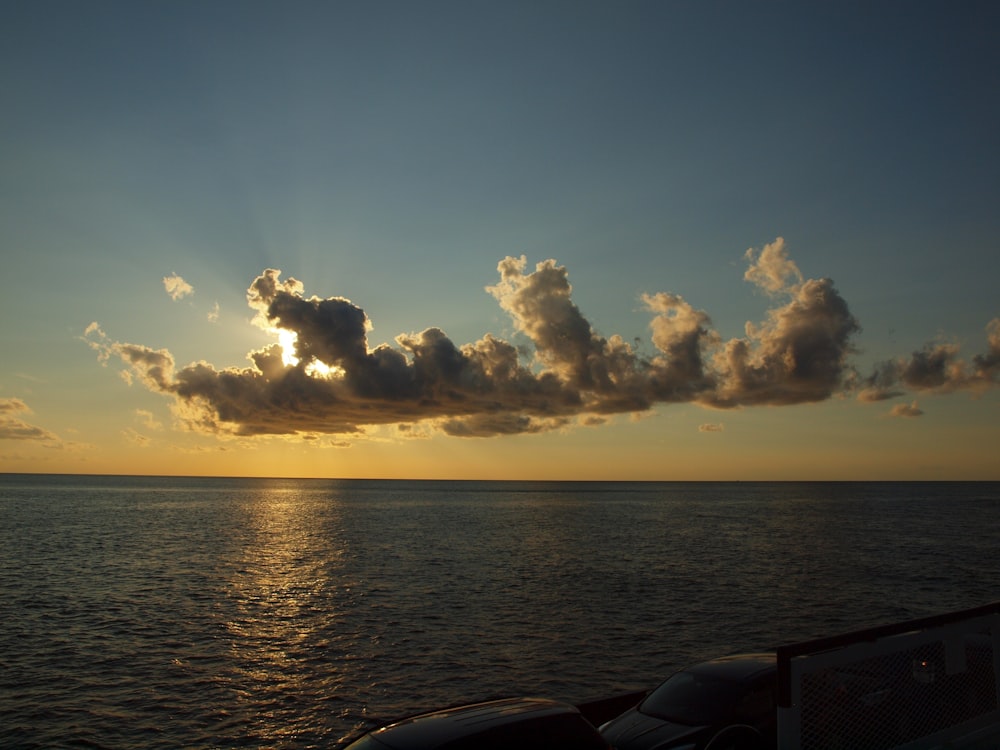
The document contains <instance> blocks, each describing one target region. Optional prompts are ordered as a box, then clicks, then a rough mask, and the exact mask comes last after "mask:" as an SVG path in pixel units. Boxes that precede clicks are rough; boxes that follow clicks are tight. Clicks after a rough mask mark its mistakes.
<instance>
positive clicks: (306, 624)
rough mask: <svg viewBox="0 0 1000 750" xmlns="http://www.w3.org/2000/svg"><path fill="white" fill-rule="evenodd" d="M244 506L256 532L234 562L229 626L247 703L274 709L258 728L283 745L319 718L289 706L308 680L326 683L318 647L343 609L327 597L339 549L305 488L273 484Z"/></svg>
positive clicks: (261, 716) (254, 720)
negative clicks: (325, 531) (325, 603)
mask: <svg viewBox="0 0 1000 750" xmlns="http://www.w3.org/2000/svg"><path fill="white" fill-rule="evenodd" d="M244 507H245V509H246V512H247V513H248V514H249V516H250V517H249V518H248V519H247V529H248V533H247V535H246V536H245V537H244V539H243V540H242V541H243V545H242V546H243V550H242V555H241V556H240V557H239V558H237V559H236V560H234V563H235V564H234V566H233V570H232V573H231V577H230V581H229V595H230V597H232V599H233V600H234V604H235V608H234V611H233V615H232V616H230V618H229V619H228V621H227V622H226V623H225V627H226V631H227V633H228V635H229V639H230V643H229V648H230V651H231V655H232V659H233V663H234V664H236V665H238V669H237V671H236V674H235V677H234V681H235V682H236V685H235V686H234V687H236V689H237V692H238V694H239V695H240V696H241V699H242V700H243V701H245V703H246V704H247V705H261V704H264V705H268V706H271V710H269V711H266V712H257V713H256V714H255V715H254V716H253V717H251V718H250V719H249V720H250V722H251V724H252V727H251V729H250V731H251V732H252V734H253V735H254V737H255V738H257V739H262V740H264V741H266V742H279V744H280V741H284V740H288V739H289V738H294V737H295V736H296V733H297V732H298V731H299V730H300V729H302V728H303V727H304V724H305V723H308V722H310V721H313V720H314V719H311V718H310V717H309V716H307V715H298V714H296V712H295V711H294V710H292V709H293V708H294V706H293V707H292V708H288V707H286V704H287V703H288V701H289V699H290V698H289V697H290V696H301V695H303V694H306V693H308V690H307V686H308V685H312V684H316V683H320V684H322V683H323V679H317V675H316V673H315V670H316V669H318V668H321V667H320V666H318V664H317V662H316V654H317V647H318V645H319V644H322V643H323V642H324V638H325V637H326V631H327V630H328V628H329V626H330V623H331V622H332V621H333V620H334V619H336V617H337V613H336V612H330V611H328V608H327V607H325V606H323V605H322V604H321V602H322V600H323V595H324V590H325V589H326V587H327V586H328V579H329V570H330V567H329V566H330V565H331V564H334V565H335V564H336V561H337V554H336V551H335V550H331V548H330V546H329V544H328V542H327V541H325V540H324V539H323V535H322V533H321V531H320V529H318V528H317V523H316V519H315V517H314V514H313V513H312V512H311V505H310V503H309V502H307V499H306V498H304V497H303V496H302V495H301V493H300V492H299V491H297V490H295V489H291V488H278V487H276V488H270V489H266V490H263V491H261V492H260V493H259V494H258V496H257V497H256V498H255V499H254V501H253V502H249V503H247V504H246V505H245V506H244ZM331 552H333V553H334V554H332V555H331Z"/></svg>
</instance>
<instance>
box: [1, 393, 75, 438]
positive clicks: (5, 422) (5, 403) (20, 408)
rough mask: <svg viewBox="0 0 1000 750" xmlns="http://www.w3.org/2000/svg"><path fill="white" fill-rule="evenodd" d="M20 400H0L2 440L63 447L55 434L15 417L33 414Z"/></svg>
mask: <svg viewBox="0 0 1000 750" xmlns="http://www.w3.org/2000/svg"><path fill="white" fill-rule="evenodd" d="M31 413H32V412H31V409H30V408H29V407H28V405H27V404H26V403H24V401H22V400H21V399H19V398H0V440H37V441H39V442H42V443H45V444H47V445H50V446H56V445H62V440H61V439H60V438H59V436H58V435H56V434H55V433H54V432H49V431H48V430H46V429H45V428H43V427H38V426H36V425H33V424H29V423H28V422H25V421H24V420H23V419H20V418H19V417H17V416H15V415H20V414H31Z"/></svg>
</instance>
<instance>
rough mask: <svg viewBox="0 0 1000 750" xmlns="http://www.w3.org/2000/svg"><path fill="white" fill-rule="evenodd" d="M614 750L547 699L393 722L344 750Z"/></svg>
mask: <svg viewBox="0 0 1000 750" xmlns="http://www.w3.org/2000/svg"><path fill="white" fill-rule="evenodd" d="M435 748H440V749H441V750H510V749H511V748H516V750H610V747H609V745H608V743H607V742H606V741H604V740H603V739H602V738H601V735H600V734H599V733H598V732H597V730H596V729H595V728H594V726H593V725H592V724H590V722H588V721H587V720H586V719H585V718H584V717H583V715H582V714H581V713H580V712H579V710H578V709H577V708H576V707H574V706H571V705H569V704H566V703H560V702H558V701H553V700H548V699H544V698H508V699H504V700H496V701H488V702H485V703H475V704H471V705H467V706H458V707H456V708H448V709H443V710H441V711H435V712H433V713H427V714H421V715H419V716H413V717H410V718H408V719H403V720H401V721H397V722H394V723H392V724H389V725H388V726H384V727H382V728H381V729H376V730H374V731H372V732H369V733H368V734H366V735H364V736H363V737H361V738H360V739H358V740H355V741H354V742H352V743H351V744H350V745H348V746H347V748H345V750H387V749H388V750H434V749H435Z"/></svg>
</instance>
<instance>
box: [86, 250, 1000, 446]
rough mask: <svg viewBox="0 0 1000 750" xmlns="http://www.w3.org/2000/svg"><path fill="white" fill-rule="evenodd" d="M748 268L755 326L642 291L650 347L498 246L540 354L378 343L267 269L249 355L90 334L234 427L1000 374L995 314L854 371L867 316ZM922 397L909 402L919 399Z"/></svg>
mask: <svg viewBox="0 0 1000 750" xmlns="http://www.w3.org/2000/svg"><path fill="white" fill-rule="evenodd" d="M746 258H747V261H748V264H749V267H748V270H747V271H746V273H745V275H744V278H745V279H746V280H747V281H748V282H750V283H752V284H754V285H756V286H757V287H759V288H760V289H761V290H763V291H764V292H766V293H767V294H768V295H770V296H771V298H772V299H773V300H774V304H775V305H777V306H776V307H774V308H772V309H771V310H769V311H768V312H767V315H766V318H765V320H764V321H763V322H762V323H760V324H757V325H754V324H751V323H747V325H746V335H745V336H743V337H740V338H734V339H730V340H728V341H724V340H723V339H722V338H721V337H720V335H719V334H718V333H717V332H716V331H714V330H713V329H712V322H711V320H710V318H709V316H708V315H707V314H706V313H705V312H703V311H701V310H697V309H695V308H694V307H692V306H691V305H690V304H689V303H688V302H686V301H685V300H684V299H683V298H682V297H680V296H678V295H675V294H669V293H665V292H660V293H657V294H647V295H643V297H642V302H643V304H644V306H645V308H646V309H647V310H648V311H649V313H650V314H651V315H652V321H651V323H650V329H651V332H652V336H651V338H652V343H653V345H654V346H655V348H656V353H655V354H654V355H653V356H650V357H644V356H640V355H639V354H638V353H637V351H636V349H635V348H633V347H632V346H631V345H629V344H628V343H627V342H626V341H625V340H624V339H622V338H621V337H620V336H617V335H616V336H610V337H608V338H605V337H603V336H601V335H599V334H598V333H597V332H596V331H595V330H594V328H593V327H592V326H591V324H590V322H589V321H588V320H587V319H586V318H585V317H584V316H583V314H582V313H581V311H580V310H579V308H577V306H576V305H575V304H574V303H573V301H572V299H571V295H570V293H571V287H570V284H569V280H568V276H567V271H566V269H565V268H564V267H562V266H558V265H556V263H555V261H552V260H547V261H544V262H542V263H539V264H538V265H537V266H536V267H535V269H534V271H528V270H527V261H526V260H525V258H524V257H521V258H510V257H509V258H506V259H504V260H503V261H501V262H500V264H499V266H498V271H499V274H500V280H499V282H498V283H497V284H496V285H495V286H491V287H488V288H487V291H488V292H489V293H490V294H491V295H493V297H495V298H496V300H497V302H498V303H499V304H500V307H501V308H502V309H503V310H505V311H506V312H507V313H508V314H509V315H510V316H511V319H512V320H513V323H514V326H515V328H516V329H517V331H518V332H519V333H520V334H523V335H524V336H526V337H527V338H528V339H529V340H530V341H531V343H532V345H533V347H534V361H529V362H524V361H522V359H521V357H520V356H519V354H518V349H517V348H516V347H515V346H514V345H512V344H511V343H508V342H506V341H503V340H501V339H498V338H496V337H494V336H493V335H491V334H486V335H485V336H484V337H483V338H482V339H480V340H479V341H476V342H475V343H472V344H464V345H461V346H457V345H456V344H455V343H453V342H452V341H451V339H449V338H448V336H447V335H445V333H444V332H443V331H441V330H440V329H438V328H428V329H427V330H425V331H422V332H420V333H412V334H405V335H400V336H397V337H396V343H397V345H398V346H397V347H390V346H385V345H383V346H379V347H376V348H374V349H370V348H369V346H368V340H367V334H368V331H369V330H370V328H371V325H370V323H369V319H368V316H367V315H366V314H365V312H364V310H362V309H361V308H360V307H358V306H356V305H354V304H353V303H351V302H350V301H348V300H346V299H343V298H340V297H328V298H325V299H321V298H319V297H308V298H307V297H305V296H304V293H303V292H304V290H303V286H302V284H301V283H300V282H299V281H297V280H295V279H292V278H289V279H287V280H284V281H282V280H281V272H280V271H277V270H274V269H267V270H265V271H264V273H263V274H261V275H260V276H258V277H257V278H256V279H255V280H254V281H253V283H252V284H251V286H250V288H249V289H248V290H247V301H248V303H249V305H250V307H251V308H253V309H255V310H256V311H257V318H256V322H257V323H258V324H259V325H261V326H262V327H265V328H269V329H283V330H285V331H290V332H294V333H295V334H296V340H295V344H294V355H295V358H297V361H293V360H292V358H289V357H288V356H287V354H286V353H285V352H283V349H282V347H281V345H280V344H273V345H271V346H269V347H266V348H264V349H261V350H259V351H254V352H251V353H250V355H249V359H250V360H251V362H252V366H250V367H246V368H242V369H237V368H228V369H224V370H216V369H215V368H214V367H213V366H212V365H210V364H208V363H207V362H198V363H195V364H191V365H188V366H187V367H184V368H181V369H178V368H177V366H176V363H175V362H174V358H173V356H172V355H171V354H170V353H169V352H168V351H166V350H164V349H160V350H154V349H150V348H149V347H146V346H141V345H137V344H127V343H120V342H115V341H112V340H111V339H109V338H108V337H107V335H106V334H105V333H104V332H103V331H102V330H101V329H100V327H99V326H98V325H97V324H96V323H94V324H91V326H89V327H88V329H87V332H86V338H87V341H88V342H89V343H90V345H91V346H92V347H93V348H94V349H96V350H97V351H98V352H99V357H100V358H101V360H102V361H107V360H108V359H110V358H111V357H112V356H116V357H119V358H120V359H121V360H122V361H124V362H125V364H126V365H127V366H128V369H127V370H126V371H125V375H126V378H127V379H129V380H130V381H131V380H132V379H138V380H139V381H140V382H141V383H142V384H143V385H145V386H146V387H147V388H149V389H150V390H152V391H156V392H159V393H163V394H165V395H168V396H171V397H172V398H173V400H174V401H173V407H174V411H175V414H176V415H177V416H178V417H179V418H180V420H181V421H182V422H183V423H184V424H185V425H186V426H187V427H188V428H189V429H193V430H197V431H201V432H209V433H219V434H236V435H285V434H294V433H300V434H304V435H315V434H323V433H352V432H357V431H359V430H360V429H361V428H362V427H364V426H367V425H383V424H399V425H408V424H413V423H417V422H423V423H425V424H427V425H430V426H433V427H436V428H438V429H440V430H443V431H444V432H446V433H448V434H450V435H455V436H463V437H487V436H495V435H506V434H515V433H525V432H541V431H545V430H551V429H555V428H558V427H561V426H563V425H566V424H568V423H570V422H574V421H577V420H579V421H580V422H581V423H594V422H595V421H596V422H599V421H601V419H602V418H603V417H605V416H607V415H612V414H619V413H624V412H642V411H645V410H648V409H650V408H651V407H653V406H654V405H655V404H669V403H695V404H700V405H702V406H706V407H712V408H716V409H734V408H738V407H744V406H761V405H772V406H774V405H789V404H801V403H810V402H817V401H823V400H825V399H828V398H830V397H832V396H835V395H841V394H848V393H857V395H858V398H859V399H860V400H862V401H869V402H870V401H880V400H884V399H888V398H893V397H897V396H899V395H901V394H902V393H904V392H905V391H917V392H925V393H926V392H934V393H944V392H951V391H956V390H960V389H963V390H973V391H976V390H982V389H986V388H988V387H990V386H992V385H995V384H996V383H997V382H998V379H1000V377H998V376H1000V318H997V319H994V320H993V321H991V322H990V324H989V325H988V326H987V330H988V345H989V348H988V351H987V352H986V353H985V354H981V355H978V356H976V357H974V358H973V359H972V360H971V361H968V362H967V361H963V360H961V359H960V358H959V356H958V349H957V347H955V346H953V345H950V344H940V345H936V346H928V347H926V348H925V349H923V350H921V351H918V352H915V353H914V354H913V355H912V356H911V357H909V358H903V359H898V360H892V361H888V362H884V363H882V364H880V365H879V366H878V367H877V368H876V369H875V371H874V372H873V373H872V374H870V375H868V376H862V375H860V374H859V373H858V372H857V371H856V370H855V369H854V368H853V367H852V366H851V365H850V363H849V357H850V355H851V354H853V353H854V349H853V347H852V338H853V336H854V335H855V334H857V333H858V332H859V331H860V326H859V323H858V321H857V320H856V319H855V318H854V316H853V315H852V314H851V312H850V310H849V309H848V305H847V303H846V302H845V300H844V299H843V298H842V297H841V296H840V294H839V293H838V291H837V290H836V288H835V287H834V285H833V282H832V281H831V280H830V279H804V278H803V277H802V274H801V273H800V272H799V269H798V267H797V266H796V265H795V263H794V262H793V261H792V260H791V259H790V258H789V257H788V254H787V250H786V247H785V243H784V241H783V240H782V239H781V238H778V239H777V240H775V242H773V243H771V244H769V245H765V246H764V248H763V249H762V250H760V251H754V250H748V251H747V254H746ZM914 411H916V409H915V407H913V409H912V410H910V411H909V413H911V414H912V413H913V412H914Z"/></svg>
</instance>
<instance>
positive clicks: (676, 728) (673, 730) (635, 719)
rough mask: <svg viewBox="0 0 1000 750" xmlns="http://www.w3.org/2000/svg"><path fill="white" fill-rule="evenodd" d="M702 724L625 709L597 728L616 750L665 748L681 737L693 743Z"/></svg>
mask: <svg viewBox="0 0 1000 750" xmlns="http://www.w3.org/2000/svg"><path fill="white" fill-rule="evenodd" d="M705 729H706V727H703V726H691V725H690V724H677V723H674V722H672V721H667V720H666V719H658V718H657V717H655V716H650V715H648V714H644V713H642V712H641V711H638V710H636V709H634V708H631V709H629V710H628V711H626V712H625V713H623V714H622V715H621V716H619V717H618V718H617V719H612V720H611V721H609V722H608V723H607V724H605V725H603V726H602V727H601V736H603V737H604V739H605V740H607V741H608V742H610V743H611V744H612V745H614V746H615V748H618V750H655V749H657V748H664V749H665V748H669V747H673V746H674V745H675V744H680V743H681V742H682V741H683V740H687V741H688V742H694V741H695V740H697V739H698V737H699V735H701V734H702V733H704V732H705Z"/></svg>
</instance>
